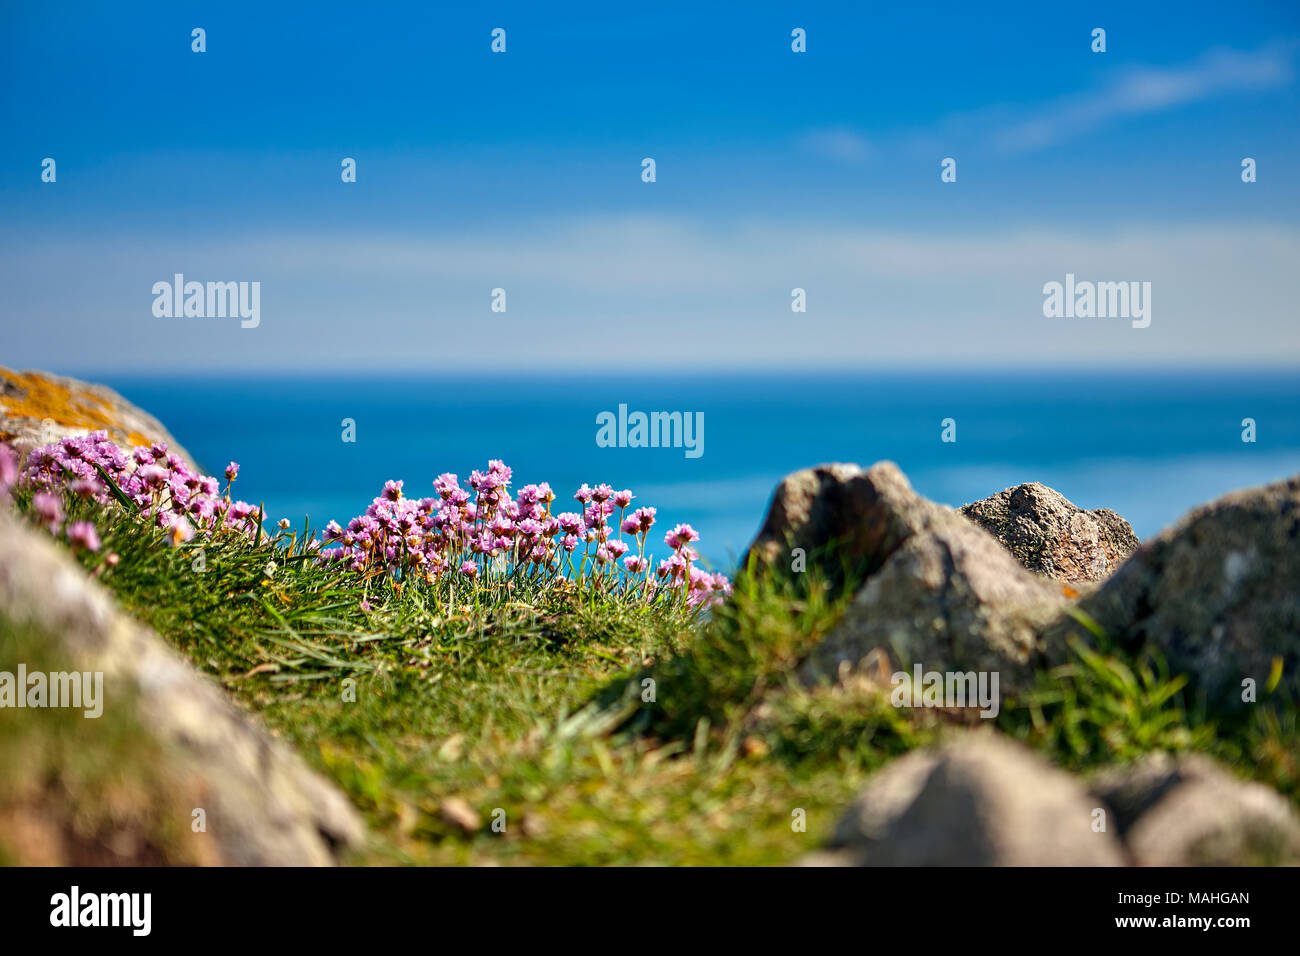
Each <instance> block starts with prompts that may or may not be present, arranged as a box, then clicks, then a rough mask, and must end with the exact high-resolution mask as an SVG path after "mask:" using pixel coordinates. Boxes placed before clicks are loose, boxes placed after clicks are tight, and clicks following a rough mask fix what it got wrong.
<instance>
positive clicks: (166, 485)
mask: <svg viewBox="0 0 1300 956" xmlns="http://www.w3.org/2000/svg"><path fill="white" fill-rule="evenodd" d="M6 456H8V457H6ZM14 471H15V469H14V468H13V458H12V452H11V451H10V450H9V449H7V448H0V490H2V489H4V488H5V487H8V486H13V485H15V484H17V485H22V486H24V487H27V488H30V489H32V491H33V494H32V500H31V510H32V511H33V513H34V514H35V515H36V517H37V518H38V519H39V520H40V522H41V524H43V525H44V526H45V527H46V528H47V529H48V530H49V531H50V532H51V533H52V534H56V535H57V534H60V533H61V532H62V533H64V534H66V536H67V538H68V540H69V541H70V542H71V543H72V544H73V545H74V546H75V547H81V548H86V549H87V550H90V551H97V550H99V545H100V541H99V534H98V531H97V530H96V528H95V526H94V525H93V524H90V523H89V522H84V521H82V522H75V523H73V524H70V525H68V526H67V528H66V529H65V528H63V522H64V509H63V495H64V494H69V495H72V496H75V497H77V498H82V499H92V500H94V501H97V502H99V503H100V504H102V505H108V504H110V503H112V502H113V501H115V500H116V501H119V502H120V503H126V502H129V503H130V505H131V507H132V508H133V509H134V510H135V512H136V514H137V515H138V516H139V518H140V519H141V520H143V521H148V522H150V523H152V524H154V525H156V526H157V527H159V528H161V529H163V530H165V531H166V532H167V536H168V538H169V540H170V541H171V543H172V544H179V543H181V542H182V541H188V540H189V539H190V538H192V537H193V536H194V534H195V533H196V532H197V531H206V532H213V531H217V530H222V529H226V530H230V531H235V532H240V533H243V534H249V535H255V534H256V533H257V530H258V527H259V521H260V518H261V510H260V509H259V508H257V507H256V506H254V505H250V504H248V502H245V501H232V500H231V499H230V494H229V492H230V483H231V482H233V481H234V480H235V478H236V476H237V475H238V473H239V466H238V465H237V464H235V463H234V462H231V463H230V465H229V466H228V467H227V468H226V490H225V494H224V495H222V494H221V492H220V483H219V482H218V481H217V479H216V478H213V477H211V476H209V475H200V474H198V473H197V472H196V471H194V470H193V469H192V468H190V467H189V465H187V464H186V463H185V461H184V460H183V459H182V458H180V457H179V456H178V455H175V454H172V453H170V452H168V451H167V445H166V444H164V443H162V442H159V443H156V444H153V445H149V446H143V445H142V446H139V447H137V448H134V449H132V450H131V452H130V453H127V452H125V451H123V450H122V449H121V448H119V447H118V446H117V445H115V444H114V443H113V442H112V441H111V440H110V439H109V437H108V433H107V432H104V431H97V432H91V433H90V434H89V435H84V436H77V437H72V438H64V439H62V440H61V441H58V442H55V443H54V444H51V445H44V446H42V447H40V448H37V449H35V450H33V451H32V453H31V455H29V456H28V458H27V467H26V468H24V469H23V470H22V472H21V473H19V474H16V475H14V474H12V473H13V472H14ZM119 496H121V497H120V498H119Z"/></svg>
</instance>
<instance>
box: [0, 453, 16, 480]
mask: <svg viewBox="0 0 1300 956" xmlns="http://www.w3.org/2000/svg"><path fill="white" fill-rule="evenodd" d="M17 482H18V456H17V455H15V454H14V450H13V449H12V448H10V447H9V446H8V445H0V492H5V491H8V490H9V489H10V488H12V487H13V486H14V485H15V484H16V483H17Z"/></svg>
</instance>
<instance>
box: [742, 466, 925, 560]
mask: <svg viewBox="0 0 1300 956" xmlns="http://www.w3.org/2000/svg"><path fill="white" fill-rule="evenodd" d="M948 510H949V509H947V508H944V507H943V506H941V505H937V504H935V503H934V502H932V501H927V500H926V499H924V498H922V497H920V496H919V495H917V494H916V492H914V491H913V490H912V486H911V485H910V484H908V481H907V478H906V477H904V475H903V473H902V472H901V471H899V469H898V466H897V465H895V464H894V463H893V462H890V461H882V462H878V463H877V464H875V465H873V466H872V467H871V468H868V469H865V470H864V469H862V468H860V467H859V466H857V465H851V464H842V463H835V464H829V465H819V466H817V467H816V468H805V469H803V470H802V471H796V472H794V473H792V474H790V475H788V476H787V477H786V478H785V479H784V480H783V481H782V482H781V484H780V485H778V486H777V489H776V493H775V494H774V495H773V496H772V502H771V504H770V505H769V506H768V511H767V517H766V518H765V519H764V521H763V526H762V528H761V529H759V532H758V536H757V537H756V538H755V539H754V541H753V543H752V544H751V545H750V546H749V552H748V554H747V555H746V559H745V561H744V562H742V565H741V566H742V567H744V566H745V565H746V564H748V561H749V558H750V557H751V556H752V557H754V558H756V559H758V560H759V561H760V562H761V563H762V564H763V565H765V566H768V567H772V568H775V569H778V570H787V571H788V570H791V566H792V564H794V560H795V558H796V557H797V555H796V554H795V551H796V550H801V551H802V555H803V557H804V558H805V559H806V560H808V561H810V562H813V563H814V564H815V565H816V566H818V567H820V568H821V570H822V571H824V572H825V574H826V575H827V577H828V578H829V579H831V580H832V581H837V582H839V581H842V580H844V577H845V575H846V573H847V574H849V575H850V576H852V577H854V578H859V577H865V576H867V575H870V574H872V573H874V572H875V571H877V570H878V569H879V568H880V566H881V565H883V564H884V563H885V560H886V559H887V558H888V557H889V556H890V555H891V554H893V553H894V551H896V550H897V549H898V546H899V545H901V544H902V543H903V541H904V540H906V539H907V538H908V537H910V536H911V535H913V534H915V533H916V532H917V531H919V530H921V529H923V528H925V527H928V526H929V525H930V524H931V523H932V522H933V521H935V520H936V519H937V518H938V517H940V516H941V515H943V514H945V513H946V512H948ZM811 566H813V565H810V567H811Z"/></svg>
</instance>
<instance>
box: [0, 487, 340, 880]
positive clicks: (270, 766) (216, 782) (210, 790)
mask: <svg viewBox="0 0 1300 956" xmlns="http://www.w3.org/2000/svg"><path fill="white" fill-rule="evenodd" d="M0 618H3V620H5V621H8V622H11V623H12V624H13V625H15V626H21V627H27V628H31V629H33V630H35V631H37V632H38V633H41V634H43V635H46V636H47V637H48V640H49V642H50V643H51V644H52V645H56V646H55V647H52V648H51V650H52V651H57V654H58V656H60V657H61V658H64V659H66V660H68V661H69V663H70V666H71V667H73V668H75V669H77V670H82V671H92V672H94V671H102V672H103V674H104V691H103V694H104V699H105V703H104V706H105V708H109V707H112V706H114V704H115V702H116V703H117V705H119V706H130V707H133V708H134V709H135V715H136V717H137V718H138V721H137V723H138V725H139V726H140V727H141V728H146V731H145V732H147V734H148V735H149V742H150V744H155V743H156V744H158V745H159V750H160V752H161V753H162V754H164V755H165V759H166V760H167V762H168V767H167V769H168V770H169V771H170V772H171V775H172V776H174V777H175V778H177V779H181V780H184V781H186V787H185V788H184V789H186V790H188V791H191V792H194V793H197V794H199V795H200V797H199V799H202V800H203V803H202V804H201V806H202V808H203V809H204V811H205V813H206V824H207V832H206V836H207V838H208V839H209V840H211V841H212V843H213V844H214V846H215V854H216V860H215V862H220V863H224V864H228V865H238V866H248V865H277V866H314V865H328V864H332V863H334V862H336V861H337V859H338V857H339V854H340V853H341V852H342V851H343V850H345V849H347V848H354V847H357V846H359V845H360V844H361V842H362V840H363V838H364V836H365V833H364V829H363V826H362V823H361V820H360V818H359V817H358V815H357V813H356V811H355V810H354V809H353V808H352V806H351V805H350V804H349V803H348V801H347V800H346V799H345V798H344V797H343V795H342V794H341V793H340V792H339V791H338V790H337V789H335V788H334V786H333V785H332V784H330V783H329V782H327V781H326V780H325V779H324V778H322V777H320V776H319V775H317V774H316V773H315V772H314V771H312V770H311V769H309V768H308V767H307V766H306V765H305V764H304V763H303V762H302V761H301V760H300V759H299V758H298V756H297V755H296V754H294V753H293V752H292V751H291V750H289V749H288V748H287V747H286V746H285V745H283V744H281V743H280V742H278V741H276V740H274V739H272V738H271V737H270V736H269V735H268V734H267V733H266V731H265V730H263V729H262V728H261V727H260V726H259V725H258V724H256V723H255V722H254V721H253V720H252V719H251V718H249V717H248V716H245V715H244V714H242V713H241V712H240V711H238V710H236V709H235V707H234V706H233V705H232V704H231V703H230V702H229V701H228V700H227V699H226V697H225V695H224V693H223V691H222V690H221V689H220V687H218V686H217V684H215V683H214V682H213V681H211V680H210V679H208V678H207V677H205V676H203V675H201V674H199V673H198V672H197V671H195V670H194V669H193V668H191V667H190V666H189V664H187V663H186V662H185V661H184V660H182V659H181V658H180V656H179V655H177V654H176V653H175V652H174V651H173V650H172V649H171V648H169V647H167V646H166V645H165V644H164V643H163V641H162V640H161V639H160V638H159V637H158V636H157V635H156V634H154V633H153V632H152V631H151V630H149V629H148V628H146V627H144V626H142V625H140V624H139V623H137V622H136V621H134V620H133V619H131V618H130V617H129V616H127V615H125V614H124V613H122V612H121V611H120V610H119V609H118V608H117V606H116V605H115V603H114V602H113V600H112V599H111V597H110V596H109V595H108V594H107V592H106V591H104V589H103V588H101V587H100V586H99V584H98V583H97V582H95V581H93V580H91V579H90V578H89V577H88V576H87V575H86V574H85V573H84V572H83V571H82V569H81V567H80V566H79V565H78V564H77V563H76V562H75V561H74V560H73V559H72V558H71V556H69V555H68V554H67V553H66V552H64V551H63V550H62V549H61V548H59V547H58V546H57V545H56V544H55V543H54V542H53V541H52V540H51V539H50V538H49V537H48V536H46V535H44V534H43V533H40V532H37V531H35V530H33V529H31V528H28V527H27V526H26V525H24V524H21V523H20V522H19V521H18V520H16V519H15V518H14V517H13V516H12V515H10V514H9V513H8V512H7V510H6V509H0ZM124 702H126V703H125V704H124ZM182 815H183V817H184V818H185V819H186V820H188V819H189V817H190V808H189V806H186V807H184V808H183V814H182Z"/></svg>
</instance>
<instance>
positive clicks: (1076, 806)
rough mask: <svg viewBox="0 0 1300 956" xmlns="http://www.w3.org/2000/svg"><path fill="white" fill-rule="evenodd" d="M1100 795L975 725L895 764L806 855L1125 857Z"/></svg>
mask: <svg viewBox="0 0 1300 956" xmlns="http://www.w3.org/2000/svg"><path fill="white" fill-rule="evenodd" d="M1096 808H1097V801H1096V799H1095V798H1094V797H1092V796H1090V795H1089V793H1088V791H1087V790H1086V789H1085V787H1084V786H1083V785H1082V784H1081V783H1080V782H1079V781H1077V780H1076V779H1075V778H1074V777H1072V776H1070V775H1069V774H1067V773H1065V772H1064V771H1061V770H1058V769H1057V768H1055V767H1053V766H1052V765H1051V764H1049V763H1047V762H1046V761H1045V760H1043V759H1042V758H1041V757H1039V756H1038V755H1036V754H1034V753H1033V752H1032V751H1030V750H1029V749H1028V748H1026V747H1024V746H1023V745H1021V744H1019V743H1016V742H1014V741H1011V740H1009V739H1007V738H1005V737H1002V736H1000V735H998V734H995V733H989V732H971V733H966V734H962V735H959V736H958V737H957V739H955V740H954V741H952V742H950V743H948V744H945V745H943V746H941V747H939V748H937V749H933V750H926V751H916V752H913V753H911V754H908V755H907V756H906V757H902V758H900V759H898V760H895V761H893V762H892V763H890V764H888V765H887V766H886V767H885V768H884V769H883V770H881V771H879V772H878V773H877V774H876V775H875V776H874V777H872V778H871V780H869V781H868V783H867V786H866V789H864V790H863V792H862V794H861V795H860V796H859V797H858V799H857V800H856V801H854V803H853V805H852V806H851V807H850V808H849V810H848V812H847V813H846V814H845V815H844V817H843V818H842V819H841V820H840V823H839V825H838V826H837V827H836V829H835V833H834V836H833V837H832V838H831V841H830V848H829V850H828V851H827V852H825V853H821V854H817V855H815V856H813V857H811V858H809V859H807V860H805V861H804V862H806V863H811V864H819V865H825V864H840V865H846V864H847V865H857V866H1119V865H1122V864H1123V863H1124V862H1125V858H1124V852H1123V848H1122V847H1121V845H1120V843H1119V841H1118V840H1117V839H1116V838H1115V836H1114V835H1113V834H1111V833H1107V832H1096V831H1094V829H1093V822H1094V820H1095V819H1096V816H1095V814H1094V810H1095V809H1096Z"/></svg>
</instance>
